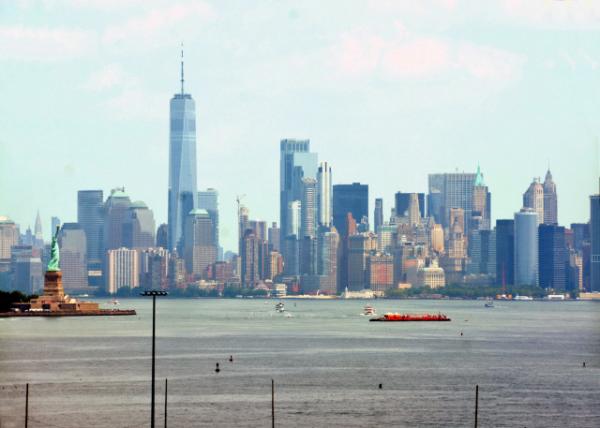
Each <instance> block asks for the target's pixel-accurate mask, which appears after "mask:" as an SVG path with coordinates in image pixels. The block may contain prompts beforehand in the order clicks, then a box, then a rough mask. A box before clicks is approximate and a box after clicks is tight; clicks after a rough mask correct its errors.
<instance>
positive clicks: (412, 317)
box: [369, 313, 450, 321]
mask: <svg viewBox="0 0 600 428" xmlns="http://www.w3.org/2000/svg"><path fill="white" fill-rule="evenodd" d="M369 321H450V318H448V317H447V316H446V315H444V314H391V313H388V314H385V315H384V316H382V317H377V318H371V319H370V320H369Z"/></svg>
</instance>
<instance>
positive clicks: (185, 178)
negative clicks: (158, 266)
mask: <svg viewBox="0 0 600 428" xmlns="http://www.w3.org/2000/svg"><path fill="white" fill-rule="evenodd" d="M183 83H184V79H183V51H182V52H181V93H179V94H175V95H174V96H173V98H171V103H170V116H171V123H170V128H169V129H170V138H169V197H168V211H169V212H168V217H169V218H168V221H169V234H168V239H169V250H173V249H175V248H176V247H177V246H178V245H179V244H180V241H181V235H182V234H183V228H184V224H185V219H186V217H187V215H188V213H189V212H190V211H192V210H193V209H194V208H195V207H196V206H197V204H196V198H197V190H196V186H197V182H196V104H195V102H194V100H193V99H192V96H191V95H190V94H186V93H185V91H184V87H183Z"/></svg>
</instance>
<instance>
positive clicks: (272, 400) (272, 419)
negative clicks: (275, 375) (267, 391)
mask: <svg viewBox="0 0 600 428" xmlns="http://www.w3.org/2000/svg"><path fill="white" fill-rule="evenodd" d="M271 426H272V428H275V381H274V380H273V379H271Z"/></svg>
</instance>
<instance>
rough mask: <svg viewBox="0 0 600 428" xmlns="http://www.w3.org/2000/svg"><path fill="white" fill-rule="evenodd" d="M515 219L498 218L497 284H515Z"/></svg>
mask: <svg viewBox="0 0 600 428" xmlns="http://www.w3.org/2000/svg"><path fill="white" fill-rule="evenodd" d="M514 262H515V221H514V220H512V219H506V220H496V284H497V285H513V284H514V278H515V276H514V270H515V268H514V266H515V265H514Z"/></svg>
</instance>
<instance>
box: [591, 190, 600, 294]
mask: <svg viewBox="0 0 600 428" xmlns="http://www.w3.org/2000/svg"><path fill="white" fill-rule="evenodd" d="M590 238H591V255H590V270H591V274H590V281H591V282H590V290H591V291H600V195H592V196H590Z"/></svg>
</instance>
